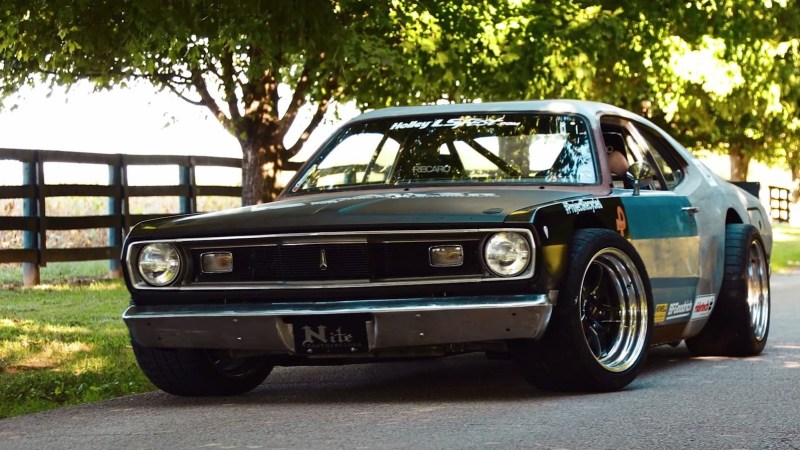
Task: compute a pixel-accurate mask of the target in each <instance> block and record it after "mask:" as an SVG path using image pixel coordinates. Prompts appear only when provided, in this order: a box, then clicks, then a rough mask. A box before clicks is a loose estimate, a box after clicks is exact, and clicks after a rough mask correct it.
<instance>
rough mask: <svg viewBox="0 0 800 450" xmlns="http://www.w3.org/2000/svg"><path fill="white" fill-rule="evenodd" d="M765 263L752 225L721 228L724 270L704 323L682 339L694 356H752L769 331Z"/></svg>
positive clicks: (761, 245) (762, 246)
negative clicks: (723, 239) (718, 290)
mask: <svg viewBox="0 0 800 450" xmlns="http://www.w3.org/2000/svg"><path fill="white" fill-rule="evenodd" d="M769 310H770V293H769V262H768V260H767V254H766V251H765V250H764V242H763V240H762V239H761V234H760V233H759V232H758V230H757V229H756V228H755V227H754V226H752V225H745V224H730V225H728V226H727V227H726V229H725V273H724V277H723V279H722V288H721V289H720V293H719V297H718V298H717V301H716V304H715V305H714V309H713V310H712V312H711V317H709V319H708V323H706V325H705V326H704V327H703V329H702V330H701V331H700V333H699V334H698V335H697V336H695V337H693V338H689V339H687V340H686V347H687V348H688V349H689V351H690V352H691V353H692V354H694V355H698V356H705V355H719V356H755V355H758V354H760V353H761V352H762V351H763V350H764V346H765V345H766V344H767V336H768V334H769V312H770V311H769Z"/></svg>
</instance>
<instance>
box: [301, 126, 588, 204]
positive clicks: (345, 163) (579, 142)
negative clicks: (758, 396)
mask: <svg viewBox="0 0 800 450" xmlns="http://www.w3.org/2000/svg"><path fill="white" fill-rule="evenodd" d="M596 167H597V164H596V161H595V157H594V152H593V151H592V147H591V143H590V140H589V137H588V131H587V126H586V123H585V121H584V120H583V119H582V118H580V117H578V116H572V115H556V114H503V115H497V114H471V115H469V116H458V115H435V116H416V117H405V116H404V117H402V118H395V119H392V118H388V119H381V120H375V121H370V122H361V123H356V124H353V125H351V126H349V127H347V128H344V129H342V130H340V131H339V132H338V133H337V135H336V136H335V137H334V138H333V139H332V140H330V141H329V142H328V143H327V145H325V147H323V148H322V149H320V151H319V152H318V153H317V154H316V155H315V156H314V157H313V159H312V160H311V161H310V163H309V165H308V166H306V168H305V170H304V171H303V173H302V174H300V175H299V176H298V178H296V180H297V181H295V182H294V184H293V185H292V186H291V192H293V193H299V192H312V191H324V190H335V189H346V188H357V187H361V186H364V187H366V186H382V185H437V184H445V183H446V184H453V183H458V184H485V183H500V184H503V183H505V184H510V183H525V184H559V185H587V184H596V183H597V180H598V174H597V169H596Z"/></svg>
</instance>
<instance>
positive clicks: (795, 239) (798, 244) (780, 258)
mask: <svg viewBox="0 0 800 450" xmlns="http://www.w3.org/2000/svg"><path fill="white" fill-rule="evenodd" d="M773 239H774V243H773V245H772V260H771V263H772V264H771V265H772V270H773V271H774V272H786V271H795V270H800V228H793V227H790V226H788V225H776V226H775V227H774V229H773Z"/></svg>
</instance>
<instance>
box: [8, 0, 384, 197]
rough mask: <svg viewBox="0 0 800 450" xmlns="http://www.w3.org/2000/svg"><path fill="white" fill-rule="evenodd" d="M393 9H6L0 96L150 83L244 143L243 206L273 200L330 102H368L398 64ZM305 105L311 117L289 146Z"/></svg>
mask: <svg viewBox="0 0 800 450" xmlns="http://www.w3.org/2000/svg"><path fill="white" fill-rule="evenodd" d="M388 9H389V7H388V6H385V5H384V6H381V5H378V6H377V7H376V6H373V5H368V4H365V3H364V2H359V1H346V0H342V1H324V0H305V1H303V2H292V1H287V0H277V1H270V2H260V1H251V2H226V1H200V0H197V1H192V0H187V1H176V2H162V1H160V0H141V1H140V0H135V1H133V0H131V1H120V2H111V3H107V4H105V2H97V1H88V0H87V1H63V2H54V1H44V0H35V1H30V2H27V1H14V2H3V3H2V6H0V24H1V25H0V27H1V28H0V89H2V91H0V93H2V94H6V95H7V94H9V93H11V92H14V91H15V90H17V89H18V88H19V86H21V85H23V84H32V83H35V82H38V81H39V80H41V79H42V78H44V79H45V80H47V81H48V82H50V83H54V84H66V85H69V84H71V83H73V82H75V81H77V80H81V79H87V80H90V81H91V82H93V83H94V84H95V86H96V87H97V88H98V89H104V88H111V87H113V86H117V85H123V86H124V85H125V83H126V82H128V81H129V80H133V79H144V80H147V81H149V82H151V83H152V84H153V85H155V86H157V87H159V88H162V89H168V90H170V91H172V92H174V93H175V94H176V95H178V96H180V97H181V98H183V99H185V100H186V101H189V102H191V103H194V104H197V105H200V106H203V107H206V108H208V109H209V110H210V111H211V113H212V114H213V115H214V117H216V118H217V120H218V121H219V122H220V123H221V124H222V125H223V126H224V127H225V129H226V130H228V131H229V132H230V133H232V134H233V135H234V136H235V137H236V138H237V139H238V141H239V144H240V145H241V148H242V156H243V163H242V186H243V198H242V201H243V203H244V204H253V203H257V202H261V201H269V200H271V199H273V198H274V197H275V195H276V194H277V192H278V187H277V186H276V181H277V175H278V172H279V171H280V170H281V169H283V168H285V167H287V166H290V162H289V161H290V159H291V158H292V156H294V155H295V154H297V152H298V151H299V150H300V148H301V147H302V145H303V143H304V142H305V141H306V140H307V139H308V137H309V135H310V134H311V132H312V131H313V130H314V129H315V128H316V127H317V125H318V124H319V123H320V122H321V120H322V118H323V116H324V115H325V113H326V111H327V110H328V108H329V107H330V105H331V103H332V102H334V101H342V100H346V99H348V98H351V97H352V96H353V95H354V93H355V92H359V94H360V95H368V91H369V83H371V82H373V81H374V79H375V76H374V74H373V72H374V68H375V67H380V66H381V65H383V64H385V63H390V62H391V61H392V58H393V57H394V56H395V54H396V52H397V50H396V49H394V48H393V42H392V34H391V33H392V29H391V28H390V24H391V22H390V21H389V20H388V19H387V17H388V12H389V11H388ZM362 80H363V82H362ZM282 84H285V85H288V86H289V87H291V93H290V94H289V95H284V94H282V92H281V91H279V87H280V86H281V85H282ZM282 96H283V97H285V98H282ZM305 105H309V106H310V107H311V109H312V111H313V116H312V118H311V120H310V122H309V123H306V124H301V126H303V127H304V130H303V132H302V133H301V134H300V137H299V139H298V140H297V142H295V143H292V144H291V145H286V144H285V143H284V137H285V136H286V133H287V131H288V130H289V129H290V128H291V127H292V126H298V122H299V121H298V117H299V113H300V111H301V109H302V108H303V107H304V106H305Z"/></svg>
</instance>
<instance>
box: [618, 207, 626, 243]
mask: <svg viewBox="0 0 800 450" xmlns="http://www.w3.org/2000/svg"><path fill="white" fill-rule="evenodd" d="M626 228H628V219H626V218H625V211H624V210H623V209H622V206H617V231H619V234H620V236H622V237H625V229H626Z"/></svg>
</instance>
